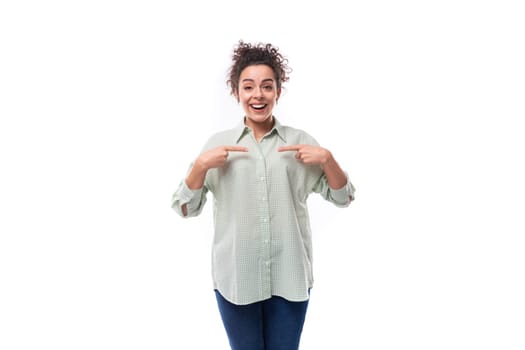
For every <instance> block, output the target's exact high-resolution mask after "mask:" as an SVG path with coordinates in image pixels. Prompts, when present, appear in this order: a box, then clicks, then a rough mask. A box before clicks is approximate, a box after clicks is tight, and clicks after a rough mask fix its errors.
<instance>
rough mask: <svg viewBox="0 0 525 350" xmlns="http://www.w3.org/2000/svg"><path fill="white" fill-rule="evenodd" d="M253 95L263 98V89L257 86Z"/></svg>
mask: <svg viewBox="0 0 525 350" xmlns="http://www.w3.org/2000/svg"><path fill="white" fill-rule="evenodd" d="M253 97H255V98H261V97H262V90H261V88H255V89H254V91H253Z"/></svg>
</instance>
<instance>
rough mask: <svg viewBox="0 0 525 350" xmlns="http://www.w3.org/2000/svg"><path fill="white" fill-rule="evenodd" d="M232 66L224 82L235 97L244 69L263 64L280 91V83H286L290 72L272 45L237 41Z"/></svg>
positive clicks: (282, 57)
mask: <svg viewBox="0 0 525 350" xmlns="http://www.w3.org/2000/svg"><path fill="white" fill-rule="evenodd" d="M232 61H233V64H232V66H231V67H230V70H229V79H228V80H227V81H226V84H228V85H229V86H230V87H231V94H232V95H233V96H237V91H238V89H239V78H240V76H241V72H242V71H243V69H244V68H246V67H248V66H253V65H256V64H265V65H267V66H269V67H270V68H271V69H272V70H273V73H274V75H275V81H276V83H277V88H278V89H280V88H281V85H282V83H284V82H286V81H288V79H289V77H288V75H289V74H290V72H291V71H292V69H291V68H290V67H288V59H286V58H285V57H284V56H283V55H282V54H281V53H279V48H277V47H275V46H273V45H272V44H263V43H257V44H250V43H245V42H244V41H242V40H239V43H238V44H237V46H236V47H235V49H234V50H233V55H232Z"/></svg>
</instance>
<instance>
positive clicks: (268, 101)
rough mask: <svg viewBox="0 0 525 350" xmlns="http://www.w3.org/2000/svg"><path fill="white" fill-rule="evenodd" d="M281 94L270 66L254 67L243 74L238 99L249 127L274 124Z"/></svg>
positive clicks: (245, 69) (246, 69)
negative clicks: (273, 111)
mask: <svg viewBox="0 0 525 350" xmlns="http://www.w3.org/2000/svg"><path fill="white" fill-rule="evenodd" d="M280 94H281V91H280V89H279V90H278V89H277V82H276V81H275V76H274V74H273V70H272V69H271V68H270V67H269V66H267V65H264V64H258V65H252V66H248V67H246V68H244V70H243V71H242V72H241V76H240V77H239V90H238V91H237V99H238V100H239V102H240V103H241V105H242V107H243V109H244V112H245V113H246V118H247V119H246V123H247V124H248V125H250V124H264V123H268V122H272V110H273V107H274V106H275V103H276V102H277V99H278V98H279V96H280Z"/></svg>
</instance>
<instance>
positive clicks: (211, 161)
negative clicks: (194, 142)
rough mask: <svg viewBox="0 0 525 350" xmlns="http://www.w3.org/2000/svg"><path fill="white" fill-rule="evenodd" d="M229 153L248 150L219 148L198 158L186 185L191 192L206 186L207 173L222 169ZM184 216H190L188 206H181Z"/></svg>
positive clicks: (239, 147)
mask: <svg viewBox="0 0 525 350" xmlns="http://www.w3.org/2000/svg"><path fill="white" fill-rule="evenodd" d="M229 152H248V148H246V147H241V146H219V147H216V148H213V149H211V150H209V151H206V152H204V153H202V154H201V155H200V156H198V157H197V159H196V160H195V162H194V163H193V166H192V168H191V170H190V172H189V174H188V176H187V177H186V180H185V181H186V185H187V186H188V188H189V189H190V190H198V189H200V188H202V186H204V180H205V179H206V173H207V172H208V170H209V169H212V168H220V167H222V166H223V165H224V164H226V162H227V160H228V154H229ZM181 208H182V214H183V215H184V216H187V215H188V207H187V205H186V204H183V205H182V206H181Z"/></svg>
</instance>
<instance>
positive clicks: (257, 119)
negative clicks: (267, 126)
mask: <svg viewBox="0 0 525 350" xmlns="http://www.w3.org/2000/svg"><path fill="white" fill-rule="evenodd" d="M248 119H250V120H251V121H252V122H254V123H264V122H266V121H268V120H269V119H272V115H271V114H270V115H266V116H249V117H248Z"/></svg>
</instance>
